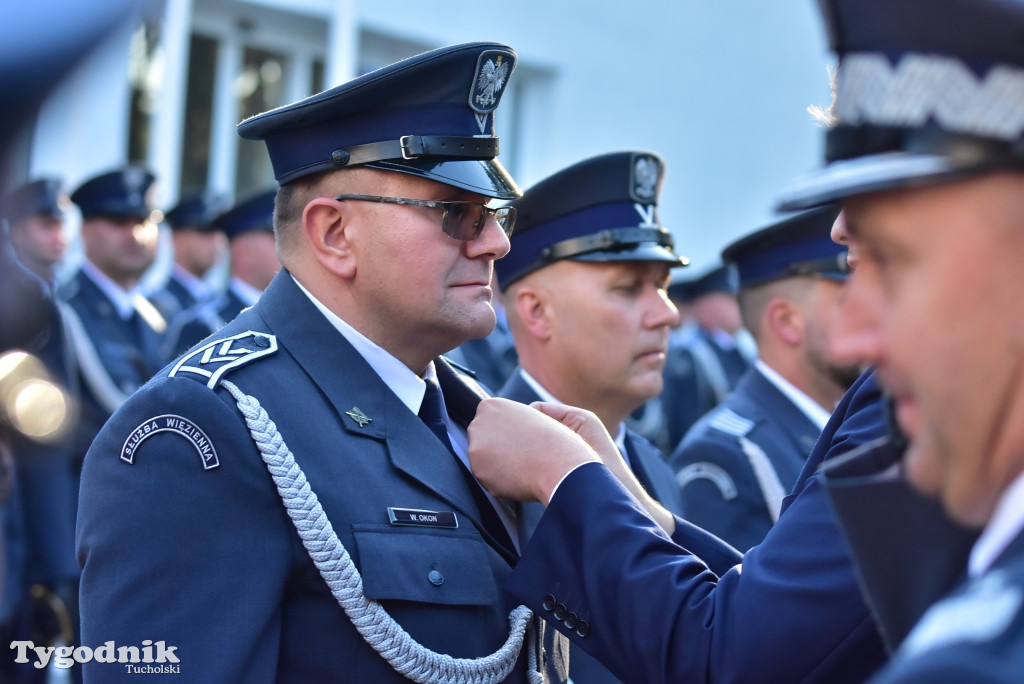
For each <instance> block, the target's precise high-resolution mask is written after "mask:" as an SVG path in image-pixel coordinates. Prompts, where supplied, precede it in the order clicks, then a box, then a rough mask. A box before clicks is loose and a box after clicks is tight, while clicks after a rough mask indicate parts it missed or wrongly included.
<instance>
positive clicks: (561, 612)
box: [555, 603, 569, 620]
mask: <svg viewBox="0 0 1024 684" xmlns="http://www.w3.org/2000/svg"><path fill="white" fill-rule="evenodd" d="M568 612H569V609H568V608H566V607H565V604H564V603H559V604H558V605H556V606H555V619H556V620H564V619H565V616H566V615H567V614H568Z"/></svg>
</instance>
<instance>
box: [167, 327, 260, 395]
mask: <svg viewBox="0 0 1024 684" xmlns="http://www.w3.org/2000/svg"><path fill="white" fill-rule="evenodd" d="M276 351H277V337H276V336H274V335H270V334H267V333H262V332H255V331H252V330H248V331H246V332H244V333H240V334H238V335H232V336H231V337H223V338H221V339H219V340H213V341H212V342H207V343H206V344H204V345H202V346H201V347H196V348H195V349H193V350H192V351H191V352H189V353H188V354H186V355H185V356H183V357H182V358H181V359H179V360H178V362H177V363H175V364H174V366H173V367H172V368H171V371H170V372H169V373H168V374H167V377H170V378H173V377H175V376H177V375H188V376H192V377H193V379H194V380H200V381H201V382H205V383H206V386H207V387H209V388H210V389H213V388H214V387H216V386H217V383H218V382H220V380H221V378H222V377H224V374H225V373H227V372H229V371H232V370H234V369H236V368H238V367H240V366H244V365H246V364H248V363H252V362H253V361H256V360H258V359H261V358H263V357H265V356H269V355H271V354H273V353H274V352H276Z"/></svg>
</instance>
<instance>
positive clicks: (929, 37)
mask: <svg viewBox="0 0 1024 684" xmlns="http://www.w3.org/2000/svg"><path fill="white" fill-rule="evenodd" d="M822 7H823V11H824V15H825V19H826V25H827V26H828V28H829V39H830V43H831V47H832V49H833V50H834V51H835V52H836V53H837V54H838V56H839V67H838V77H837V92H836V101H835V106H834V113H835V121H834V123H833V126H832V127H831V128H830V130H829V132H828V137H827V146H826V149H827V156H826V159H827V162H828V163H827V165H826V166H825V167H824V168H823V169H822V170H820V171H819V172H817V173H816V174H814V175H813V176H812V177H810V178H808V179H806V180H805V181H804V182H802V183H799V184H798V185H797V186H796V187H795V188H794V189H793V190H792V192H791V193H789V194H788V196H787V197H786V200H785V201H784V204H785V205H786V206H787V207H800V206H807V205H811V204H817V203H820V202H823V201H832V200H839V201H840V202H841V203H842V207H843V214H844V217H845V226H846V231H847V233H848V235H849V239H850V240H851V245H853V246H855V247H856V248H857V249H858V250H859V254H860V263H859V265H858V267H857V270H856V271H855V272H854V275H853V276H852V278H851V281H850V283H849V285H848V287H849V291H848V293H847V295H846V298H845V301H844V306H843V309H842V313H841V318H840V324H839V330H838V331H837V335H836V339H835V341H834V344H833V348H834V350H835V351H836V352H837V353H841V354H843V355H844V356H846V357H848V358H851V359H865V360H867V361H868V362H870V363H872V364H875V365H876V366H877V369H878V376H879V379H880V380H881V382H882V384H883V385H884V386H885V388H886V390H887V391H888V392H889V394H890V398H891V403H892V407H893V415H894V417H895V422H896V424H897V425H898V426H899V428H900V429H901V431H902V433H903V434H904V435H905V439H903V438H900V437H899V436H897V437H895V438H894V439H892V440H890V441H889V442H888V443H886V444H883V445H881V446H879V447H878V448H876V449H874V450H869V451H867V452H865V453H862V454H860V455H859V457H858V458H851V459H849V460H848V461H847V462H841V463H836V464H834V466H833V468H831V469H830V470H829V473H828V481H829V482H830V483H831V492H832V493H833V496H834V500H835V502H836V505H837V509H838V510H839V512H840V515H841V518H842V521H843V524H844V530H845V531H846V532H847V535H848V537H849V539H850V541H851V546H852V548H853V551H854V556H855V558H856V559H857V562H858V566H859V571H860V574H861V576H862V577H863V578H864V580H865V586H866V587H867V588H868V590H869V594H870V596H871V603H872V605H873V606H874V607H875V608H876V610H877V611H878V612H879V614H880V615H883V616H885V617H886V618H887V622H886V623H885V624H884V625H883V626H884V627H886V629H887V633H888V634H889V636H890V638H891V639H892V640H893V641H895V642H899V641H901V640H902V645H901V646H900V648H899V650H898V651H897V652H896V654H895V657H894V658H893V660H892V662H891V664H890V665H889V666H888V667H887V668H886V669H885V670H884V671H883V672H881V673H880V674H879V676H878V677H877V678H876V680H875V681H877V682H926V681H927V682H954V681H956V682H966V681H970V682H981V681H984V682H1015V681H1019V680H1020V678H1021V673H1022V672H1024V459H1022V458H1021V454H1022V453H1024V434H1022V431H1021V426H1022V425H1024V415H1022V413H1021V412H1022V406H1024V401H1022V400H1024V378H1022V375H1021V369H1022V368H1024V332H1022V331H1024V318H1022V309H1021V306H1020V292H1021V289H1022V287H1024V272H1022V270H1021V267H1020V264H1021V260H1022V259H1024V109H1022V108H1021V102H1022V101H1024V99H1022V98H1024V41H1022V40H1021V36H1022V35H1024V3H1022V2H1019V1H1006V0H943V1H942V2H925V1H922V0H898V1H895V2H894V1H891V0H890V1H887V2H883V1H881V0H870V1H867V2H865V1H863V0H861V1H853V0H830V1H829V2H825V3H823V5H822ZM907 483H909V485H912V487H913V488H914V489H916V490H917V492H920V493H921V494H924V495H925V496H927V497H930V498H934V499H937V500H938V501H939V502H941V504H942V508H943V509H944V511H945V512H946V513H947V514H948V515H949V516H950V517H952V518H953V519H954V520H956V521H957V522H959V523H960V524H962V525H963V526H965V527H967V528H968V529H970V530H973V531H975V532H978V531H980V533H981V536H980V537H979V538H978V539H977V541H976V543H975V544H974V545H973V546H972V547H970V551H969V553H968V554H965V553H963V548H962V547H961V546H960V545H959V543H958V538H957V537H956V536H955V535H935V534H932V533H931V530H930V528H929V525H930V524H931V523H932V522H933V521H934V518H935V517H936V516H934V515H933V516H931V517H928V518H926V517H924V516H922V515H920V509H921V504H920V501H919V497H918V496H917V495H916V493H915V492H914V491H911V490H910V489H909V488H907V487H906V486H905V485H906V484H907ZM901 495H902V496H901ZM923 551H924V552H928V555H922V552H923ZM950 578H955V579H954V580H953V582H949V585H951V586H946V587H945V588H944V589H943V587H942V584H943V580H948V579H950ZM922 586H925V587H928V588H929V589H930V590H934V589H943V591H942V592H941V593H940V594H939V595H938V596H932V597H930V598H931V600H932V602H933V603H934V605H932V606H931V608H930V609H928V611H927V612H926V613H925V614H924V615H923V617H920V619H917V618H918V616H919V613H918V614H916V615H915V609H918V608H921V607H922V606H923V605H926V604H925V603H924V602H922V601H921V598H922V589H921V587H922ZM943 593H944V594H945V595H944V596H942V594H943ZM915 623H916V626H915ZM908 629H909V630H911V631H910V633H909V635H908V636H906V638H905V639H903V635H904V634H905V633H906V631H905V630H908Z"/></svg>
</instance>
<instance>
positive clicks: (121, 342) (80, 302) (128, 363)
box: [60, 271, 167, 458]
mask: <svg viewBox="0 0 1024 684" xmlns="http://www.w3.org/2000/svg"><path fill="white" fill-rule="evenodd" d="M60 296H61V298H62V299H63V300H64V301H65V302H66V304H67V306H68V307H70V309H71V310H72V314H71V315H72V319H71V320H70V321H69V317H68V312H67V310H66V309H65V317H64V321H65V331H66V333H67V334H68V336H69V339H70V341H71V345H72V353H73V355H74V357H75V364H76V365H77V367H78V370H79V372H80V374H81V414H80V421H79V423H80V428H79V430H78V442H79V446H78V447H77V453H78V458H81V457H82V456H83V455H84V454H85V452H86V450H87V449H88V446H89V444H90V442H91V441H92V438H93V437H94V436H95V435H96V433H97V432H99V429H100V428H101V427H102V426H103V423H104V422H106V420H107V418H109V417H110V414H111V413H112V412H113V410H114V409H115V408H116V406H114V405H113V403H114V400H113V399H112V398H104V395H105V394H106V393H105V392H104V391H103V389H102V387H101V384H102V383H106V382H109V383H111V385H112V386H113V388H115V389H116V390H117V391H118V392H119V393H120V394H121V395H123V396H127V395H130V394H131V393H132V392H134V391H135V390H136V389H138V388H139V387H142V385H143V384H145V383H146V381H147V380H149V379H150V378H151V377H152V376H153V374H154V373H156V372H157V371H158V370H160V368H162V367H163V365H164V364H165V363H166V362H167V359H166V357H164V356H163V355H162V353H161V349H162V342H163V338H162V335H163V333H162V331H158V330H157V329H156V328H154V327H153V326H152V325H150V323H149V322H147V320H146V317H145V316H143V315H141V314H140V313H139V312H138V310H136V313H135V314H134V315H133V317H132V318H131V319H129V320H127V321H126V320H123V319H122V318H121V317H120V316H119V315H118V313H117V310H116V309H115V308H114V304H113V303H112V302H111V301H110V299H109V298H108V297H107V295H106V294H104V293H103V291H102V290H101V289H100V287H99V286H98V285H97V284H96V283H95V282H94V281H93V279H92V278H90V277H89V276H88V275H86V273H85V272H84V271H79V272H78V273H76V274H75V276H74V277H73V278H72V279H71V280H70V281H68V283H67V284H66V285H65V286H64V287H63V288H61V292H60ZM140 299H141V297H140ZM78 324H80V327H79V326H78ZM76 332H77V333H78V334H76ZM83 332H84V335H82V334H81V333H83ZM83 338H84V339H83ZM93 353H94V354H95V356H94V358H95V359H97V360H98V362H99V363H98V364H92V363H90V360H89V359H90V357H91V356H93ZM122 400H123V398H122Z"/></svg>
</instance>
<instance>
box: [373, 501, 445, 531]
mask: <svg viewBox="0 0 1024 684" xmlns="http://www.w3.org/2000/svg"><path fill="white" fill-rule="evenodd" d="M388 518H389V519H390V520H391V524H392V525H412V526H414V527H449V528H451V529H455V528H457V527H458V526H459V521H458V520H457V519H456V518H455V512H454V511H421V510H419V509H416V508H392V507H390V506H389V507H388Z"/></svg>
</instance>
